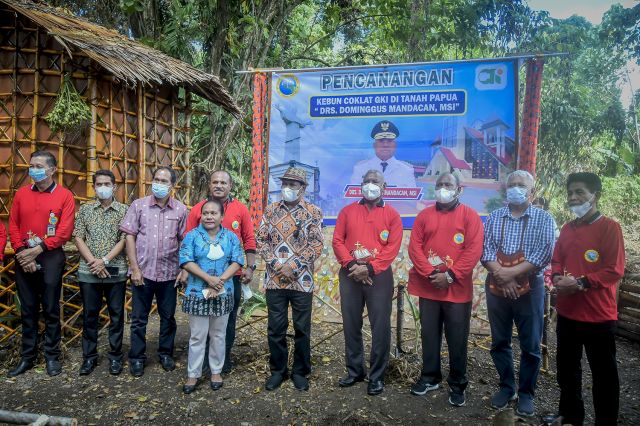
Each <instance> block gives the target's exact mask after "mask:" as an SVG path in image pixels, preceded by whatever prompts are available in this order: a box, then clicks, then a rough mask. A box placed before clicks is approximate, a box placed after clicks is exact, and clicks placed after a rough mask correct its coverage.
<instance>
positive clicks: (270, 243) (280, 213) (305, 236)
mask: <svg viewBox="0 0 640 426" xmlns="http://www.w3.org/2000/svg"><path fill="white" fill-rule="evenodd" d="M256 242H257V245H258V253H260V255H261V256H262V258H263V259H264V261H265V262H266V264H267V276H266V279H265V285H264V287H265V288H266V289H268V290H276V289H286V290H297V291H303V292H311V291H313V264H314V262H315V261H316V259H317V258H318V256H320V254H321V253H322V247H323V246H322V211H321V210H320V209H319V208H318V207H316V206H315V205H313V204H311V203H307V202H306V201H304V200H301V201H300V202H299V203H298V204H296V205H295V206H294V207H292V208H289V207H287V205H286V204H285V203H284V202H283V201H280V202H277V203H273V204H270V205H269V206H267V208H266V209H265V212H264V215H263V216H262V223H261V224H260V228H259V229H258V233H257V235H256ZM277 263H280V264H288V265H289V266H291V268H292V269H293V271H294V274H295V276H296V277H295V279H294V280H292V281H287V280H281V279H279V278H278V277H277V276H276V270H275V269H274V268H275V266H276V264H277Z"/></svg>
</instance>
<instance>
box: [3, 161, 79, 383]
mask: <svg viewBox="0 0 640 426" xmlns="http://www.w3.org/2000/svg"><path fill="white" fill-rule="evenodd" d="M57 164H58V163H57V161H56V157H54V156H53V154H51V153H50V152H47V151H36V152H34V153H33V154H31V160H30V161H29V176H30V177H31V179H32V180H33V181H34V184H33V185H27V186H23V187H22V188H20V189H19V190H18V192H16V195H15V197H13V203H12V205H11V213H10V214H9V235H10V238H11V246H12V247H13V249H14V250H15V252H16V266H15V268H16V287H17V288H18V298H19V300H20V311H21V315H20V317H21V322H22V351H21V354H20V356H21V359H20V362H19V363H18V365H17V366H16V367H15V368H14V369H13V370H11V371H9V374H8V375H9V377H15V376H17V375H20V374H22V373H24V372H26V371H27V370H29V369H30V368H32V367H33V365H34V362H35V360H36V356H37V350H38V316H39V315H38V314H39V313H40V305H42V310H43V312H44V320H45V333H44V336H45V337H44V356H45V359H46V360H47V363H46V366H47V373H48V374H49V375H50V376H56V375H58V374H60V373H61V372H62V366H61V365H60V361H59V357H60V337H61V329H60V292H61V291H62V274H63V272H64V262H65V255H64V251H63V250H62V246H64V244H65V243H66V242H67V241H69V240H70V239H71V234H72V232H73V216H74V214H75V202H74V200H73V194H72V193H71V191H69V190H68V189H66V188H63V187H61V186H59V185H57V184H56V183H55V182H54V180H53V174H54V173H55V172H56V168H57Z"/></svg>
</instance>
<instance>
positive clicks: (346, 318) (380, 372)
mask: <svg viewBox="0 0 640 426" xmlns="http://www.w3.org/2000/svg"><path fill="white" fill-rule="evenodd" d="M347 275H348V272H347V270H345V269H344V268H341V269H340V273H339V275H338V278H339V280H340V309H341V311H342V324H343V326H344V346H345V361H346V364H347V373H348V374H349V375H350V376H352V377H364V376H365V375H366V367H365V362H364V342H363V340H362V323H363V320H362V313H363V312H364V307H365V305H366V306H367V313H368V314H369V324H370V325H371V336H372V339H371V353H370V355H369V366H370V369H369V380H371V381H376V380H384V372H385V370H386V368H387V363H388V362H389V350H390V349H391V299H392V297H393V273H392V272H391V268H389V269H387V270H386V271H384V272H381V273H379V274H378V275H375V276H374V277H373V285H368V284H361V283H359V282H356V281H354V280H352V279H351V278H349V277H348V276H347Z"/></svg>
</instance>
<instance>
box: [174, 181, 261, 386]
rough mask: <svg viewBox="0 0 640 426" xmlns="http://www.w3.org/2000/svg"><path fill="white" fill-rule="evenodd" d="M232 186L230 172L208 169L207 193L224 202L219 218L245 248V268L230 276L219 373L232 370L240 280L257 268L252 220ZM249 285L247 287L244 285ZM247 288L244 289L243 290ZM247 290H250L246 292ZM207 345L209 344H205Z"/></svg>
mask: <svg viewBox="0 0 640 426" xmlns="http://www.w3.org/2000/svg"><path fill="white" fill-rule="evenodd" d="M231 188H233V180H232V179H231V175H230V174H229V173H228V172H226V171H224V170H218V171H215V172H213V173H211V176H210V177H209V197H210V198H215V199H217V200H220V201H221V202H222V204H223V206H224V212H223V213H224V216H223V218H222V226H223V227H224V228H227V229H228V230H230V231H231V232H233V233H234V234H236V236H237V237H238V239H239V240H240V242H241V243H242V248H243V249H244V253H245V256H246V258H247V261H246V262H245V268H244V269H241V270H239V271H238V272H237V273H236V275H235V276H234V277H233V308H232V310H231V313H230V314H229V321H228V322H227V332H226V339H225V344H226V354H225V358H224V360H225V361H224V366H223V367H222V373H223V374H227V373H229V372H230V371H231V368H232V366H233V363H232V362H231V348H232V347H233V342H234V341H235V338H236V319H237V317H238V309H239V308H240V296H241V294H242V288H243V287H242V284H249V283H250V282H251V279H252V278H253V271H255V269H256V239H255V236H254V235H253V222H252V221H251V215H250V214H249V209H247V206H245V205H244V204H242V202H241V201H240V200H238V199H236V198H233V197H232V196H231V195H230V192H231ZM206 202H207V200H202V201H200V202H199V203H198V204H196V205H195V206H193V208H192V209H191V211H190V212H189V216H188V217H187V227H186V231H185V234H186V233H187V232H189V231H191V230H192V229H194V228H196V227H197V226H198V225H199V224H200V217H201V216H202V206H203V205H204V204H205V203H206ZM246 288H247V289H248V287H246ZM245 291H246V290H245ZM247 294H250V290H249V291H248V292H247ZM206 347H207V348H208V347H209V346H208V345H207V346H206Z"/></svg>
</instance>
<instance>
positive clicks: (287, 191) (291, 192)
mask: <svg viewBox="0 0 640 426" xmlns="http://www.w3.org/2000/svg"><path fill="white" fill-rule="evenodd" d="M298 195H300V190H299V189H291V188H288V187H286V188H282V199H283V200H284V201H286V202H287V203H291V202H293V201H295V200H297V199H298Z"/></svg>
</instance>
